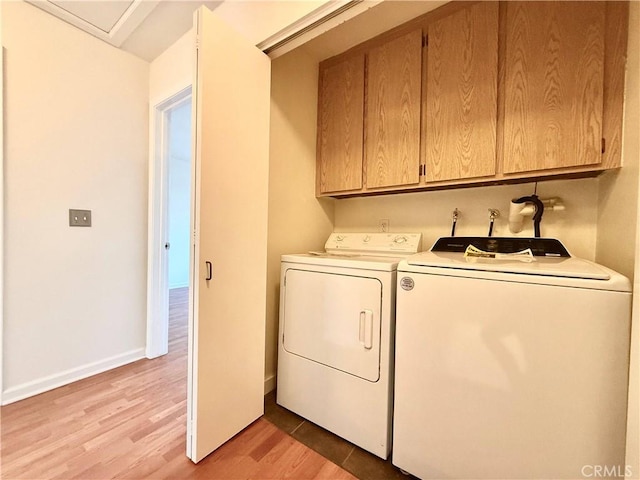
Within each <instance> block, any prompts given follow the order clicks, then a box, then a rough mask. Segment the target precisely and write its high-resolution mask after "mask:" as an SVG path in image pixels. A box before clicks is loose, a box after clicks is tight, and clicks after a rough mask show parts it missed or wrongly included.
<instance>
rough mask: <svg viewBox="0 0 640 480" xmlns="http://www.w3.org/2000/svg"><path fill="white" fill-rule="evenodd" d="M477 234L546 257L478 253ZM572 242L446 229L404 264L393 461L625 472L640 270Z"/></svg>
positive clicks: (420, 469)
mask: <svg viewBox="0 0 640 480" xmlns="http://www.w3.org/2000/svg"><path fill="white" fill-rule="evenodd" d="M469 244H473V245H475V246H476V247H478V248H480V249H482V250H485V251H487V250H489V251H491V250H493V251H508V252H513V251H518V250H522V249H524V248H532V250H533V252H534V253H536V255H538V256H535V257H534V258H533V259H529V260H530V261H528V262H521V261H516V260H509V259H502V260H500V259H494V258H470V257H465V256H464V254H463V253H462V252H463V251H464V250H465V249H466V247H467V245H469ZM562 250H564V253H563V252H562ZM565 254H566V255H568V253H567V252H566V250H565V249H564V247H562V245H561V244H560V243H559V242H558V241H557V240H551V239H513V238H511V239H487V238H463V239H460V238H445V239H440V240H439V241H438V242H436V244H435V245H434V247H433V248H432V251H430V252H422V253H419V254H417V255H415V256H412V257H410V258H409V259H407V261H404V262H402V263H401V264H400V265H399V266H398V284H399V287H398V293H397V310H396V311H397V326H396V376H395V406H394V437H393V441H394V450H393V463H394V464H395V465H396V466H398V467H400V468H402V469H403V470H406V471H408V472H410V473H412V474H414V475H416V476H418V477H421V478H423V479H427V478H438V479H443V478H459V479H462V478H465V479H467V478H474V479H479V478H483V479H498V478H499V479H506V478H509V479H512V478H519V479H523V478H537V479H551V478H553V479H560V478H572V479H575V478H586V477H589V476H594V475H595V476H597V475H596V473H597V472H603V471H604V470H603V469H604V468H605V466H606V468H607V471H608V472H609V473H610V474H611V472H614V471H615V472H617V473H615V474H612V475H613V476H620V475H621V476H624V474H625V464H624V458H625V425H626V406H627V381H628V366H629V339H630V336H629V330H630V318H631V293H630V290H631V288H630V283H629V281H628V280H627V279H626V278H624V277H623V276H621V275H619V274H618V273H616V272H613V271H612V270H609V269H607V268H605V267H603V266H600V265H597V264H595V263H592V262H589V261H586V260H581V259H578V258H572V257H570V256H561V255H565ZM614 469H615V470H614ZM620 472H621V473H620Z"/></svg>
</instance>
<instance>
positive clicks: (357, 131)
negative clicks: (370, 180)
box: [317, 55, 364, 193]
mask: <svg viewBox="0 0 640 480" xmlns="http://www.w3.org/2000/svg"><path fill="white" fill-rule="evenodd" d="M363 123H364V55H359V56H357V57H355V58H350V59H348V60H345V61H343V62H340V63H338V64H336V65H333V66H330V67H327V68H324V69H322V70H321V72H320V98H319V105H318V156H319V158H318V171H317V176H318V185H317V189H318V193H329V192H341V191H346V190H360V189H361V188H362V149H363V138H362V135H363Z"/></svg>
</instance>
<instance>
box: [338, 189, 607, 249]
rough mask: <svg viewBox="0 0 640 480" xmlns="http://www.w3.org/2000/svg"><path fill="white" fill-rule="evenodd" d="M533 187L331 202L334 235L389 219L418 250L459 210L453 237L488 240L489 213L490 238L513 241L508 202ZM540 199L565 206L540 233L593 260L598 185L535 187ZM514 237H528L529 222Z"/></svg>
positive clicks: (547, 218)
mask: <svg viewBox="0 0 640 480" xmlns="http://www.w3.org/2000/svg"><path fill="white" fill-rule="evenodd" d="M533 190H534V184H533V183H526V184H522V185H501V186H493V187H474V188H465V189H456V190H444V191H436V192H419V193H404V194H395V195H386V196H375V197H361V198H349V199H341V200H337V201H336V206H335V228H336V230H337V231H368V232H376V231H379V229H378V221H379V220H380V219H383V218H384V219H389V227H390V231H392V232H419V233H422V239H423V240H422V249H423V250H428V249H429V247H430V246H431V245H432V244H433V242H434V241H435V240H436V239H437V238H438V237H442V236H448V235H449V234H450V233H451V216H452V212H453V210H454V209H455V208H457V209H458V210H460V211H461V214H460V216H459V218H458V223H457V226H456V235H457V236H465V235H468V236H473V235H487V233H488V230H489V212H488V210H489V209H490V208H495V209H498V210H499V211H500V217H499V218H498V219H497V220H496V222H495V224H494V228H493V235H494V236H514V234H512V233H511V232H510V231H509V227H508V222H507V219H508V215H509V204H510V202H511V199H513V198H517V197H520V196H523V195H530V194H532V193H533ZM538 195H539V196H540V197H541V198H547V197H559V198H560V199H562V202H563V203H564V204H565V206H566V210H565V211H563V212H551V211H547V212H545V213H544V215H543V217H542V223H541V228H540V230H541V233H542V236H546V237H558V238H560V239H561V240H562V242H563V243H564V244H565V246H566V247H567V248H568V249H569V251H570V252H571V253H572V254H574V255H577V256H580V257H583V258H587V259H590V260H593V259H594V258H595V245H596V226H595V223H596V218H597V198H598V184H597V180H595V179H585V180H570V181H549V182H540V183H539V184H538ZM518 236H533V227H532V222H531V220H530V219H529V220H525V229H524V230H523V231H522V232H521V233H520V234H518Z"/></svg>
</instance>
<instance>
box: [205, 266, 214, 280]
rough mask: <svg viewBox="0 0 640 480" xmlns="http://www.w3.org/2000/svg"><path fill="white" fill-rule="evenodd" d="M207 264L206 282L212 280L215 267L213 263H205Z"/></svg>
mask: <svg viewBox="0 0 640 480" xmlns="http://www.w3.org/2000/svg"><path fill="white" fill-rule="evenodd" d="M205 263H206V264H207V278H205V280H211V279H212V278H213V265H212V264H211V262H205Z"/></svg>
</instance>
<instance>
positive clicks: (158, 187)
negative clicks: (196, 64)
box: [145, 83, 192, 358]
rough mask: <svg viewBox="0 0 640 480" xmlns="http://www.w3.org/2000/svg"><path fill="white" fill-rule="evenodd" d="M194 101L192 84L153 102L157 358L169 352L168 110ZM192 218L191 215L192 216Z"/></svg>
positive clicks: (152, 332)
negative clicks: (167, 247)
mask: <svg viewBox="0 0 640 480" xmlns="http://www.w3.org/2000/svg"><path fill="white" fill-rule="evenodd" d="M186 101H192V86H191V83H189V84H187V85H182V86H179V87H177V88H175V89H173V90H172V91H171V92H168V93H167V94H165V95H163V96H162V97H161V98H160V99H158V100H157V101H152V102H151V106H150V112H149V120H150V122H149V211H148V235H147V342H146V350H145V355H146V357H147V358H155V357H159V356H161V355H165V354H166V353H167V352H168V351H169V337H168V331H169V311H168V304H169V277H168V255H167V250H166V249H165V248H164V245H165V243H166V242H167V241H168V238H169V228H168V227H169V158H168V155H167V149H168V145H167V142H166V138H167V135H166V134H167V129H168V127H169V122H168V115H169V111H170V110H171V109H172V108H174V107H177V106H178V105H180V104H182V103H185V102H186ZM190 215H191V213H190Z"/></svg>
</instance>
